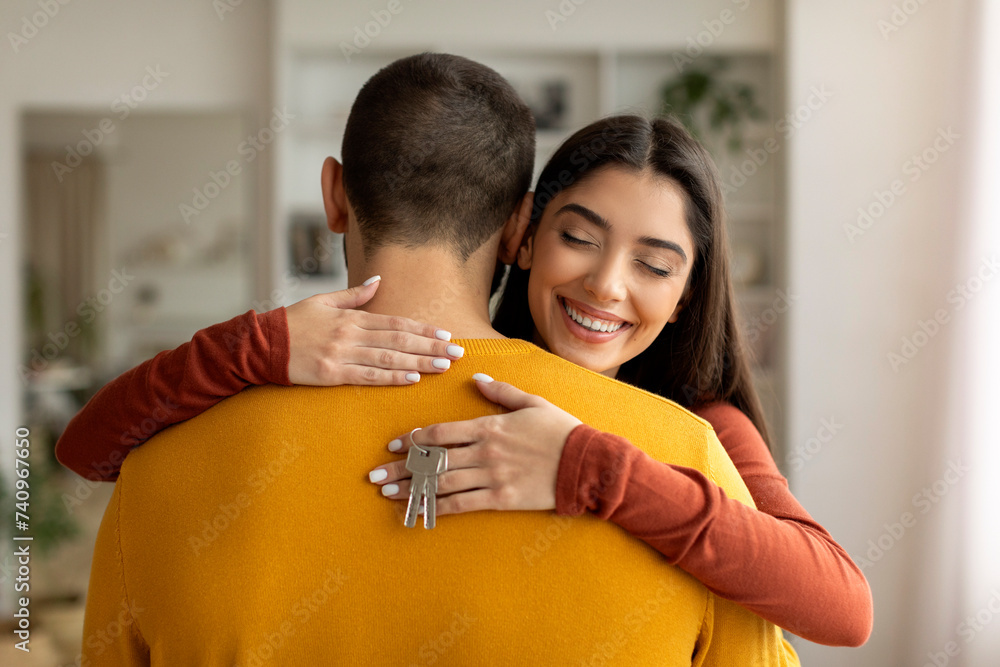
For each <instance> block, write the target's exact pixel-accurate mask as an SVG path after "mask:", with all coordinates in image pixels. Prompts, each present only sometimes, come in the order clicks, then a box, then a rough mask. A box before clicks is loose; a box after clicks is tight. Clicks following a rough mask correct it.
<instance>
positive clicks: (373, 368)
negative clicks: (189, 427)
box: [55, 280, 461, 481]
mask: <svg viewBox="0 0 1000 667" xmlns="http://www.w3.org/2000/svg"><path fill="white" fill-rule="evenodd" d="M378 286H379V281H378V280H375V281H374V282H371V283H369V284H368V285H363V286H360V287H355V288H351V289H348V290H341V291H340V292H334V293H332V294H319V295H316V296H313V297H310V298H308V299H304V300H302V301H299V302H298V303H296V304H294V305H292V306H289V307H288V308H287V309H285V308H277V309H275V310H272V311H269V312H266V313H260V314H258V313H255V312H254V311H252V310H251V311H249V312H247V313H244V314H243V315H240V316H238V317H234V318H233V319H231V320H229V321H228V322H223V323H221V324H216V325H213V326H211V327H208V328H206V329H202V330H201V331H199V332H198V333H196V334H195V335H194V338H192V339H191V341H190V342H188V343H184V344H183V345H181V346H180V347H178V348H177V349H174V350H167V351H165V352H161V353H160V354H158V355H156V356H155V357H154V358H152V359H150V360H149V361H146V362H144V363H142V364H140V365H139V366H137V367H135V368H133V369H132V370H130V371H127V372H125V373H124V374H122V375H121V376H119V377H118V378H116V379H115V380H113V381H111V382H110V383H108V384H107V385H106V386H104V387H103V388H102V389H101V390H100V391H98V392H97V393H96V394H95V395H94V396H93V397H92V398H91V399H90V401H89V402H88V403H87V405H85V406H84V408H83V409H82V410H81V411H80V412H79V413H77V415H76V416H75V417H74V418H73V419H72V421H70V423H69V425H68V426H67V427H66V430H65V431H64V432H63V434H62V436H61V437H60V438H59V441H58V442H57V443H56V450H55V451H56V458H57V459H58V460H59V462H60V463H62V464H63V465H64V466H66V467H67V468H69V469H71V470H73V471H74V472H76V473H78V474H80V475H82V476H83V477H86V478H88V479H92V480H95V481H114V480H115V479H117V478H118V472H119V470H120V469H121V465H122V461H124V460H125V456H126V455H127V454H128V452H129V451H131V450H132V448H134V447H136V446H138V445H140V444H142V443H143V442H145V441H146V440H148V439H149V438H151V437H152V436H154V435H155V434H157V433H159V432H160V431H162V430H163V429H165V428H167V427H168V426H172V425H173V424H177V423H179V422H182V421H184V420H186V419H190V418H191V417H194V416H196V415H199V414H201V413H202V412H204V411H205V410H208V409H209V408H210V407H212V406H213V405H215V404H216V403H218V402H220V401H222V400H223V399H225V398H227V397H229V396H232V395H234V394H237V393H239V392H240V391H242V390H243V389H245V388H246V387H248V386H251V385H258V384H267V383H274V384H283V385H290V384H309V385H319V386H335V385H340V384H367V385H374V384H378V385H391V384H395V385H401V384H412V383H413V382H415V381H418V380H419V376H420V373H421V372H426V373H441V372H443V371H444V370H445V369H442V368H439V367H436V366H434V365H433V361H434V359H436V358H445V359H454V358H457V357H458V356H461V348H460V347H459V346H457V345H450V344H449V343H448V342H447V340H448V339H449V338H450V334H448V333H447V332H445V331H442V330H440V329H435V328H434V327H432V326H431V325H429V324H423V323H421V322H416V321H414V320H410V319H406V318H397V317H388V316H385V315H375V314H371V313H366V312H363V311H359V310H353V309H354V308H355V307H356V306H359V305H362V304H364V303H365V302H367V301H368V300H369V299H370V298H371V297H372V296H373V295H374V294H375V291H376V290H377V289H378ZM293 348H294V349H293ZM454 352H458V354H457V355H456V354H452V353H454Z"/></svg>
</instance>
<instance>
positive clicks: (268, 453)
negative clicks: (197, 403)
mask: <svg viewBox="0 0 1000 667" xmlns="http://www.w3.org/2000/svg"><path fill="white" fill-rule="evenodd" d="M456 342H457V343H458V344H460V345H463V346H464V347H465V349H466V354H465V357H464V358H462V359H461V360H458V361H456V362H453V365H452V368H451V370H449V371H448V372H447V373H444V374H442V375H425V376H424V377H423V379H422V380H421V381H420V382H419V383H418V384H416V385H413V386H409V387H384V388H372V387H336V388H312V387H277V386H266V387H254V388H251V389H248V390H246V391H244V392H242V393H241V394H239V395H237V396H235V397H233V398H229V399H227V400H225V401H223V402H222V403H220V404H218V405H217V406H215V407H214V408H212V409H211V410H209V411H208V412H206V413H204V414H202V415H200V416H199V417H196V418H194V419H192V420H190V421H187V422H184V423H182V424H179V425H177V426H174V427H172V428H170V429H167V430H166V431H164V432H163V433H162V434H160V435H158V436H156V437H155V438H153V439H152V440H150V441H149V442H148V443H146V444H144V445H142V446H141V447H139V448H138V449H136V450H135V451H133V452H132V453H131V454H130V455H129V456H128V458H127V459H126V460H125V463H124V465H123V467H122V472H121V476H120V478H119V479H118V481H117V483H116V486H115V490H114V494H113V496H112V499H111V502H110V503H109V505H108V508H107V511H106V513H105V516H104V520H103V522H102V524H101V528H100V532H99V534H98V538H97V545H96V548H95V554H94V563H93V568H92V572H91V579H90V589H89V592H88V597H87V612H86V622H85V628H84V639H83V652H84V656H83V663H82V664H83V665H144V664H153V665H168V666H170V667H174V666H188V665H192V666H193V665H220V666H221V665H225V666H227V667H230V666H232V665H241V666H255V665H264V664H276V665H334V664H338V665H339V664H344V665H348V664H350V665H357V664H372V665H404V666H407V665H560V664H572V665H611V664H622V665H653V664H655V665H690V664H696V665H733V666H738V667H747V666H749V665H797V664H798V659H797V657H796V656H795V653H794V651H793V650H792V649H791V647H790V646H789V645H788V644H787V643H786V642H785V641H784V640H783V638H782V636H781V632H780V630H779V629H777V628H776V627H775V626H773V625H771V624H769V623H766V622H764V621H763V620H761V619H760V618H758V617H757V616H755V615H753V614H752V613H750V612H749V611H746V610H744V609H742V608H741V607H738V606H736V605H734V604H732V603H729V602H726V601H725V600H722V599H720V598H717V597H715V596H714V595H712V594H711V593H709V592H708V591H707V590H706V589H705V588H704V586H702V585H701V584H700V583H698V582H697V581H696V580H695V579H693V578H692V577H690V576H689V575H687V574H686V573H684V572H682V571H681V570H679V569H678V568H676V567H674V566H671V565H669V564H667V563H666V562H665V561H664V559H663V557H662V556H660V555H659V554H658V553H657V552H655V551H654V550H653V549H651V548H650V547H648V546H647V545H645V544H644V543H642V542H641V541H639V540H638V539H635V538H633V537H631V536H629V535H628V534H627V533H625V532H624V531H623V530H621V529H620V528H618V527H617V526H615V525H613V524H611V523H610V522H606V521H602V520H600V519H597V518H595V517H593V516H587V515H585V516H581V517H572V518H570V517H559V516H556V515H555V514H553V513H552V512H474V513H468V514H459V515H449V516H444V517H441V518H440V519H439V520H438V525H437V527H436V528H434V529H433V530H425V529H424V528H423V526H422V521H418V523H417V528H413V529H407V528H405V527H404V526H403V510H404V509H405V503H401V502H398V501H391V500H387V499H385V498H383V497H381V494H380V493H379V488H378V487H377V486H376V485H374V484H371V483H370V482H369V481H368V471H370V470H371V469H372V468H374V467H376V466H378V465H380V464H383V463H386V462H389V461H392V460H394V459H396V458H400V457H399V455H394V454H392V453H390V452H388V450H387V449H386V444H387V443H388V442H389V440H391V439H392V438H394V437H396V436H398V435H400V434H404V433H406V432H408V431H410V430H411V429H413V428H415V427H417V426H427V425H429V424H432V423H435V422H441V421H451V420H460V419H470V418H473V417H477V416H481V415H484V414H492V413H499V412H502V411H503V410H502V408H499V407H498V406H495V405H493V404H491V403H490V402H488V401H486V400H485V399H484V398H483V397H482V396H481V395H480V394H479V392H478V391H477V390H476V388H475V387H474V383H473V382H472V380H471V379H470V378H471V376H472V374H473V373H476V372H482V373H487V374H489V375H491V376H493V377H494V378H496V379H498V380H503V381H506V382H510V383H512V384H514V385H515V386H517V387H519V388H521V389H523V390H525V391H528V392H531V393H535V394H540V395H542V396H544V397H546V398H548V399H549V400H550V401H552V402H553V403H554V404H556V405H558V406H560V407H562V408H563V409H565V410H567V411H569V412H571V413H572V414H574V415H576V416H577V417H579V418H580V419H581V420H583V421H584V422H586V423H588V424H590V425H592V426H594V427H596V428H599V429H602V430H605V431H610V432H613V433H617V434H620V435H622V436H624V437H626V438H628V439H629V440H631V441H632V442H633V443H635V445H636V446H638V447H640V448H642V449H643V450H644V451H646V452H647V453H648V454H650V455H651V456H653V457H654V458H656V459H659V460H661V461H665V462H670V463H676V464H680V465H684V466H690V467H693V468H696V469H698V470H701V471H702V472H704V473H706V474H707V475H708V476H709V478H710V479H712V480H714V481H715V482H716V483H718V484H719V485H721V486H722V487H723V488H724V489H725V490H726V492H727V493H728V494H729V495H730V496H732V497H735V498H738V499H739V500H741V501H742V502H745V503H746V504H748V505H752V500H751V498H750V494H749V493H748V492H747V490H746V487H745V486H744V484H743V482H742V480H741V479H740V478H739V475H738V474H737V472H736V469H735V468H734V467H733V465H732V463H731V462H730V461H729V459H728V458H727V456H726V454H725V451H724V450H723V448H722V446H721V445H720V444H719V442H718V440H717V438H716V437H715V434H714V432H713V431H712V429H711V427H710V426H709V425H708V424H707V423H706V422H704V421H702V420H700V419H698V418H697V417H695V416H694V415H692V414H690V413H689V412H687V411H685V410H683V409H682V408H680V407H679V406H677V405H675V404H673V403H671V402H669V401H666V400H664V399H662V398H659V397H657V396H654V395H652V394H649V393H646V392H643V391H641V390H638V389H636V388H634V387H630V386H627V385H625V384H622V383H619V382H616V381H614V380H610V379H608V378H606V377H604V376H602V375H599V374H597V373H593V372H591V371H587V370H585V369H582V368H580V367H578V366H575V365H573V364H571V363H569V362H566V361H564V360H562V359H560V358H558V357H556V356H554V355H551V354H548V353H546V352H544V351H542V350H540V349H539V348H537V347H535V346H533V345H531V344H529V343H526V342H523V341H519V340H486V339H475V340H459V341H456ZM608 474H614V471H613V470H612V471H609V472H608Z"/></svg>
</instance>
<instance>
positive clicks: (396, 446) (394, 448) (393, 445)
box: [389, 438, 403, 452]
mask: <svg viewBox="0 0 1000 667" xmlns="http://www.w3.org/2000/svg"><path fill="white" fill-rule="evenodd" d="M402 448H403V441H402V440H400V439H399V438H396V439H395V440H393V441H392V442H390V443H389V451H390V452H398V451H399V450H401V449H402Z"/></svg>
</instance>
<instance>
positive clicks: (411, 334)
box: [285, 276, 465, 387]
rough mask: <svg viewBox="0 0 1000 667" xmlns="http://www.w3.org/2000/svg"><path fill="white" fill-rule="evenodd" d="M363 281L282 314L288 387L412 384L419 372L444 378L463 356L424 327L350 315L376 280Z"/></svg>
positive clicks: (439, 333)
mask: <svg viewBox="0 0 1000 667" xmlns="http://www.w3.org/2000/svg"><path fill="white" fill-rule="evenodd" d="M369 281H370V282H369ZM365 282H366V283H368V284H365V285H360V286H358V287H352V288H350V289H346V290H341V291H339V292H331V293H329V294H317V295H316V296H311V297H309V298H308V299H303V300H302V301H299V302H298V303H295V304H292V305H291V306H288V308H286V309H285V311H286V313H287V316H288V334H289V343H290V345H291V351H290V352H291V353H290V358H289V362H288V380H289V381H290V382H291V383H292V384H306V385H313V386H329V387H333V386H336V385H341V384H356V385H392V384H413V383H414V382H418V381H419V380H420V373H443V372H444V371H446V370H447V369H448V367H449V366H451V360H452V359H458V358H460V357H461V356H462V355H463V354H464V353H465V350H464V349H462V347H461V346H459V345H453V344H451V343H449V342H448V341H449V340H451V334H450V333H448V332H447V331H443V330H441V329H436V328H434V327H433V326H431V325H429V324H424V323H422V322H417V321H415V320H411V319H408V318H405V317H394V316H389V315H377V314H374V313H366V312H364V311H361V310H351V309H353V308H356V307H358V306H360V305H363V304H365V303H367V302H368V300H369V299H371V298H372V296H374V295H375V291H376V290H377V289H378V286H379V283H380V282H381V281H380V280H379V279H378V276H376V277H375V278H374V279H369V280H368V281H365Z"/></svg>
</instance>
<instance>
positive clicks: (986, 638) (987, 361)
mask: <svg viewBox="0 0 1000 667" xmlns="http://www.w3.org/2000/svg"><path fill="white" fill-rule="evenodd" d="M978 5H979V6H978V11H977V13H978V16H977V25H976V31H977V32H978V35H976V41H977V42H978V45H977V46H978V57H977V58H976V65H975V66H974V71H975V72H976V74H975V83H974V89H975V91H976V94H975V96H974V99H973V105H974V127H975V133H974V136H975V140H976V154H975V157H974V164H973V168H972V169H971V174H972V176H971V179H970V182H969V206H968V215H967V225H968V233H967V235H966V236H967V241H966V243H965V248H964V256H963V257H962V263H963V264H964V265H965V266H968V267H970V271H969V273H968V278H967V280H968V282H967V288H968V291H967V293H968V299H969V300H968V305H967V310H968V312H967V314H966V316H965V318H964V319H963V321H962V322H960V324H961V329H960V330H959V331H958V332H957V333H958V339H959V340H958V341H957V344H958V349H959V354H958V360H957V363H956V366H955V370H956V373H955V382H954V385H953V387H952V390H953V391H952V392H951V395H952V396H953V397H955V399H956V409H954V410H953V411H952V414H953V415H954V417H955V424H954V426H955V428H954V433H955V434H956V435H957V436H958V437H959V438H961V443H962V449H963V457H965V458H966V459H967V460H966V465H967V466H968V467H969V468H970V470H969V473H968V475H969V478H968V487H967V489H966V490H965V491H966V493H965V494H964V497H963V500H964V502H965V505H966V508H965V511H964V512H963V516H962V517H961V525H962V527H963V535H962V539H961V549H960V553H959V560H960V563H959V568H958V570H959V573H960V580H961V595H960V596H959V600H960V613H959V614H958V619H957V621H956V628H955V629H956V633H955V634H956V635H957V636H956V639H955V643H956V645H957V646H955V647H954V648H955V649H956V650H959V651H961V653H960V654H959V655H960V656H961V657H962V658H963V660H962V662H956V663H954V664H964V665H966V666H967V667H980V666H982V667H987V666H988V667H995V665H998V664H1000V518H998V513H1000V428H998V424H997V422H996V419H997V416H998V414H1000V187H998V184H1000V125H998V123H1000V42H998V40H997V36H998V35H1000V3H998V2H996V1H994V0H980V1H979V2H978ZM980 284H981V286H980ZM976 288H978V291H974V290H976ZM956 657H957V656H956Z"/></svg>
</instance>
